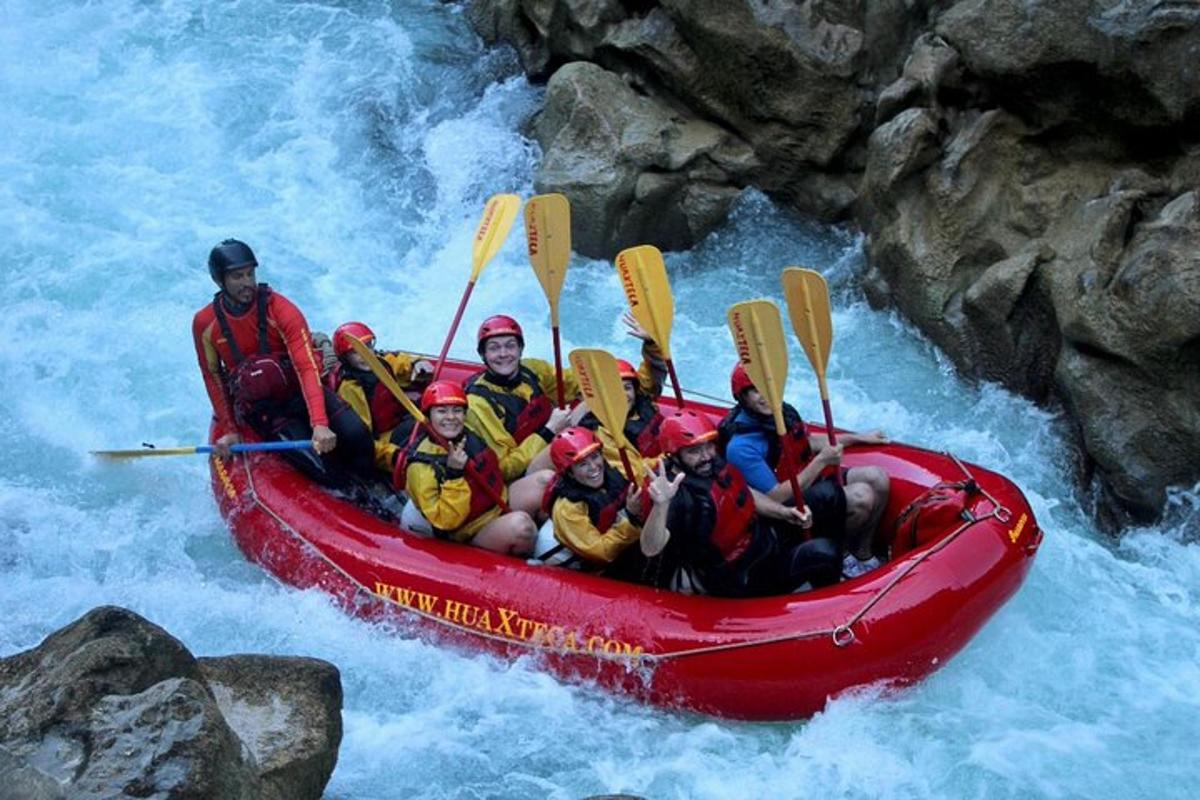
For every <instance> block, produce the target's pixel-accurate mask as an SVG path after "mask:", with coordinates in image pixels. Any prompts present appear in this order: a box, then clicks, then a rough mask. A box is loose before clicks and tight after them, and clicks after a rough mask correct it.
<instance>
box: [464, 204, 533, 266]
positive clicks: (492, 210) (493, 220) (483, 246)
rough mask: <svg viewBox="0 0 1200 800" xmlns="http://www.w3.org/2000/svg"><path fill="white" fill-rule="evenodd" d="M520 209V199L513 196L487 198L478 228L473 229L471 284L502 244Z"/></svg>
mask: <svg viewBox="0 0 1200 800" xmlns="http://www.w3.org/2000/svg"><path fill="white" fill-rule="evenodd" d="M520 208H521V198H519V197H517V196H516V195H515V194H494V195H492V196H491V197H490V198H488V201H487V205H486V206H484V207H483V216H482V217H481V218H480V220H479V227H478V228H476V229H475V244H474V246H473V247H472V248H471V280H472V282H473V281H474V280H475V279H476V278H478V277H479V273H481V272H483V268H484V267H485V266H486V265H487V263H488V262H489V261H491V260H492V256H494V255H496V252H497V251H498V250H499V249H500V246H501V245H502V244H504V240H505V239H506V238H507V237H508V232H509V230H511V229H512V224H513V221H514V220H516V218H517V211H518V210H519V209H520Z"/></svg>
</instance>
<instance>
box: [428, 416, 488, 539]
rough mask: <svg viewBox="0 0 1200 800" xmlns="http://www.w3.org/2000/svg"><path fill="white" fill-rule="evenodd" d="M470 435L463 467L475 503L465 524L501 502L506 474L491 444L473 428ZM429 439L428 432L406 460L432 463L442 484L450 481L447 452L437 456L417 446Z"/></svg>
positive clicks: (472, 500)
mask: <svg viewBox="0 0 1200 800" xmlns="http://www.w3.org/2000/svg"><path fill="white" fill-rule="evenodd" d="M465 435H466V437H467V447H466V449H467V463H466V466H464V467H463V478H465V479H466V481H467V485H468V486H469V487H471V503H470V506H469V509H468V511H467V519H466V522H464V523H463V524H464V525H466V524H468V523H470V522H471V521H472V520H475V519H478V518H479V517H481V516H483V515H484V514H486V513H487V512H488V511H491V510H492V509H493V508H495V507H496V506H497V505H499V503H497V502H496V498H498V497H501V496H502V494H503V492H504V474H503V473H502V472H500V459H498V458H496V453H495V452H494V451H493V450H492V448H490V447H488V446H487V443H486V442H484V441H483V439H480V438H479V437H478V436H476V435H475V434H473V433H471V432H470V431H466V434H465ZM428 438H429V434H428V433H425V434H423V435H422V436H421V437H420V438H418V439H417V441H416V442H415V443H414V444H413V446H412V447H411V448H409V450H408V453H407V458H406V459H404V461H405V463H406V464H412V463H414V462H418V463H421V464H429V465H430V466H431V467H433V474H434V477H435V478H436V479H437V482H438V486H439V487H440V486H441V485H442V484H443V483H445V482H446V473H447V470H448V468H447V466H446V458H447V454H446V453H441V454H439V455H434V454H432V453H422V452H418V451H417V448H418V447H419V446H420V445H421V442H423V441H425V440H426V439H428Z"/></svg>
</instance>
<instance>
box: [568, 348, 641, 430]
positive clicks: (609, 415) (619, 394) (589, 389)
mask: <svg viewBox="0 0 1200 800" xmlns="http://www.w3.org/2000/svg"><path fill="white" fill-rule="evenodd" d="M570 361H571V366H572V367H574V368H575V377H576V378H578V379H579V391H580V392H582V394H583V399H584V400H586V401H587V405H588V408H589V409H591V412H592V413H593V414H595V415H596V419H598V420H600V424H601V425H603V426H604V428H605V430H607V431H608V432H609V433H611V434H612V437H613V439H614V440H615V441H616V443H617V447H628V446H629V443H628V442H627V441H626V440H625V418H626V417H627V416H629V404H628V403H627V402H626V400H625V387H624V386H622V385H621V376H620V374H619V373H618V372H617V360H616V359H615V358H613V356H612V354H611V353H606V352H605V351H603V350H594V349H590V348H582V349H579V350H572V351H571V355H570Z"/></svg>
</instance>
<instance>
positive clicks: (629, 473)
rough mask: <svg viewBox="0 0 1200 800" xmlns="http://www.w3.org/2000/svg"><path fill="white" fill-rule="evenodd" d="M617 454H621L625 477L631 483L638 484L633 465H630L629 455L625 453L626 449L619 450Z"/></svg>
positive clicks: (620, 448)
mask: <svg viewBox="0 0 1200 800" xmlns="http://www.w3.org/2000/svg"><path fill="white" fill-rule="evenodd" d="M617 452H618V453H620V454H621V467H622V468H623V469H624V470H625V477H626V478H628V479H629V482H630V483H633V484H636V483H637V478H636V477H634V474H633V464H631V463H629V454H628V453H626V452H625V448H624V447H619V448H617Z"/></svg>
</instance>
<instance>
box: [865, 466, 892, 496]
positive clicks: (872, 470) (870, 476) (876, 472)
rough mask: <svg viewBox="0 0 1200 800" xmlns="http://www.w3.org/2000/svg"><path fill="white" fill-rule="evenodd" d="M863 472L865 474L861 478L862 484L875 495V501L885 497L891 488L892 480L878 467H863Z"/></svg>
mask: <svg viewBox="0 0 1200 800" xmlns="http://www.w3.org/2000/svg"><path fill="white" fill-rule="evenodd" d="M863 472H864V473H866V474H865V475H864V476H863V479H864V482H865V483H866V484H867V485H868V486H870V487H871V491H873V492H874V493H875V494H876V495H877V497H876V498H875V499H876V500H880V499H882V498H884V497H886V496H887V494H888V491H889V490H890V489H891V487H892V479H891V478H889V477H888V474H887V473H886V472H884V471H883V470H882V469H881V468H879V467H865V468H864V469H863Z"/></svg>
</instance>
